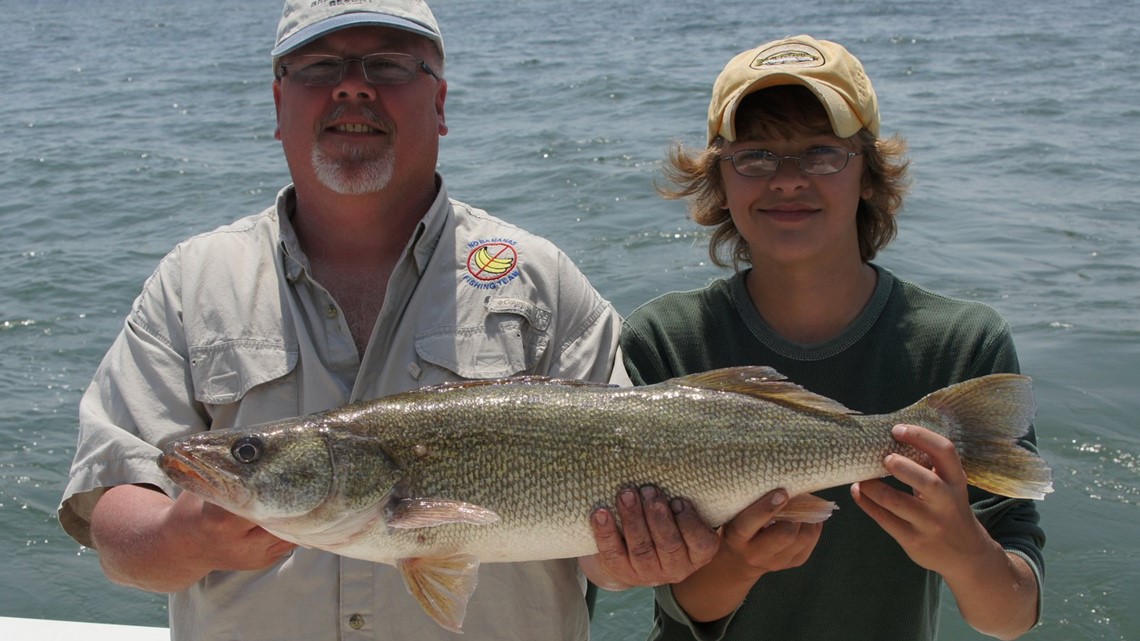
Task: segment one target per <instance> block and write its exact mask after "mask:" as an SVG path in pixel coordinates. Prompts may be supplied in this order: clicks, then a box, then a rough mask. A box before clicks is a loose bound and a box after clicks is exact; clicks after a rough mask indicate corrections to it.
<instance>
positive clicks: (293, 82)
mask: <svg viewBox="0 0 1140 641" xmlns="http://www.w3.org/2000/svg"><path fill="white" fill-rule="evenodd" d="M376 53H399V54H408V55H410V56H412V58H414V59H423V60H425V61H426V62H427V64H428V65H429V66H431V67H432V68H433V69H437V68H438V67H439V64H438V62H437V56H436V54H435V53H434V48H433V47H432V45H431V43H430V42H429V41H427V40H426V39H425V38H422V37H419V36H416V35H413V34H411V33H408V32H406V31H401V30H398V29H391V28H386V27H371V26H370V27H354V28H349V29H343V30H341V31H336V32H333V33H331V34H329V35H327V36H324V37H323V38H320V39H319V40H317V41H315V42H312V43H310V44H308V45H306V46H305V47H303V48H301V49H299V50H297V51H295V52H292V53H289V54H287V55H286V56H284V57H283V59H282V62H283V63H284V64H285V66H286V70H285V75H284V77H282V78H279V79H278V80H277V81H275V82H274V84H273V98H274V104H275V105H276V108H277V129H276V132H275V135H276V138H277V139H278V140H280V141H281V143H282V147H283V149H284V152H285V159H286V161H287V162H288V164H289V170H290V173H291V174H292V176H293V181H294V182H295V183H296V184H297V187H298V189H306V188H309V187H313V188H323V189H328V190H331V191H334V192H336V193H340V194H354V195H358V194H366V193H373V192H377V191H381V190H384V189H386V188H388V187H393V188H395V189H403V188H409V187H411V188H415V187H416V186H424V185H429V184H432V182H433V181H434V177H435V165H436V159H437V156H438V152H439V136H441V135H444V134H446V133H447V125H446V124H445V121H444V112H443V103H444V99H445V97H446V93H447V83H446V82H445V81H442V80H436V79H435V78H434V77H432V76H431V75H429V74H427V73H424V72H422V71H420V70H419V68H418V65H417V66H416V72H415V74H414V75H413V76H412V77H411V79H410V80H409V81H407V82H405V83H402V84H375V83H372V82H369V80H368V79H367V78H366V77H365V74H364V71H363V69H362V66H361V64H360V63H359V62H350V63H348V64H346V65H345V67H344V71H343V74H342V76H341V78H340V80H339V82H336V83H335V84H332V85H327V86H310V85H308V84H306V83H305V82H303V81H301V80H300V78H299V76H298V75H296V73H294V75H292V76H291V75H290V74H289V71H290V69H292V70H294V71H295V72H296V70H298V69H299V68H300V67H301V66H302V65H303V64H305V63H306V62H308V61H310V60H313V58H307V56H313V55H324V56H334V57H336V58H349V59H351V58H361V57H363V56H367V55H370V54H376Z"/></svg>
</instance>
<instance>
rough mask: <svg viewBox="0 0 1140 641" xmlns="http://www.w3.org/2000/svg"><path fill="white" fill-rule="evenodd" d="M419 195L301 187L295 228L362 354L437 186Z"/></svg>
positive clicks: (315, 275) (317, 276)
mask: <svg viewBox="0 0 1140 641" xmlns="http://www.w3.org/2000/svg"><path fill="white" fill-rule="evenodd" d="M432 186H433V189H430V190H423V189H421V190H419V192H418V197H404V196H401V195H400V194H396V193H393V192H391V191H385V192H382V193H377V194H368V195H365V196H344V195H340V194H333V193H331V192H328V191H327V190H317V191H307V190H304V189H300V188H299V189H298V190H297V207H296V210H295V212H294V215H293V221H292V222H293V227H294V229H295V230H296V233H297V239H298V242H300V244H301V248H302V250H303V251H304V252H305V256H306V258H307V259H308V262H309V268H310V270H311V275H312V277H313V279H314V280H315V281H316V282H318V283H320V285H321V286H322V287H324V288H325V289H326V290H327V291H328V293H329V295H331V296H332V297H333V300H335V301H336V302H337V304H338V305H339V306H340V308H341V310H342V311H343V313H344V316H345V322H346V323H347V324H348V328H349V331H350V332H351V334H352V338H353V341H354V342H355V344H356V348H357V353H358V354H360V355H361V357H363V355H364V352H365V349H366V348H367V345H368V341H369V339H370V338H371V335H372V330H373V328H374V327H375V324H376V319H377V318H378V317H379V315H380V311H381V308H382V307H383V303H384V299H385V297H386V296H387V291H388V281H389V279H390V278H391V276H392V273H393V272H394V271H395V269H396V264H397V261H399V259H400V256H401V255H402V254H403V251H404V248H405V247H406V246H407V244H408V241H409V240H410V239H411V237H412V234H413V233H414V232H415V229H416V226H417V225H418V224H419V222H420V220H422V219H423V217H424V215H426V213H427V212H428V210H429V209H430V207H431V205H432V203H433V202H434V201H435V197H436V193H437V190H438V188H434V187H435V183H434V179H433V183H432Z"/></svg>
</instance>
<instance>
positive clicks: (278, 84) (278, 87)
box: [273, 78, 281, 140]
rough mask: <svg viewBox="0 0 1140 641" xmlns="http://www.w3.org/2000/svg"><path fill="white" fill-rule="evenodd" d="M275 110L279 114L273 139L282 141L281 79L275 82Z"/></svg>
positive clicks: (274, 127)
mask: <svg viewBox="0 0 1140 641" xmlns="http://www.w3.org/2000/svg"><path fill="white" fill-rule="evenodd" d="M273 110H274V112H276V114H277V121H276V124H275V125H274V126H273V137H274V138H275V139H277V140H281V79H280V78H276V79H274V80H273Z"/></svg>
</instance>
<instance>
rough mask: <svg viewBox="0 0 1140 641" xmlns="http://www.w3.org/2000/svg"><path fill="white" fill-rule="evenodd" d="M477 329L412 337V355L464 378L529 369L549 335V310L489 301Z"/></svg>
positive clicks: (521, 302) (445, 328)
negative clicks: (413, 346)
mask: <svg viewBox="0 0 1140 641" xmlns="http://www.w3.org/2000/svg"><path fill="white" fill-rule="evenodd" d="M483 308H484V310H485V312H486V315H485V316H484V317H483V323H482V324H481V325H463V326H461V325H443V326H439V327H436V328H434V329H431V330H428V331H426V332H421V333H419V334H416V354H417V355H418V356H419V357H420V358H422V359H423V360H425V361H427V362H429V363H431V364H433V365H436V366H439V367H442V368H445V369H447V370H448V371H450V372H452V373H454V374H456V375H458V376H459V377H461V378H467V379H487V378H506V377H508V376H514V375H515V374H521V373H527V372H531V371H533V370H534V367H535V364H536V363H537V362H538V359H539V357H540V356H541V354H542V352H543V350H544V349H545V348H546V343H547V341H548V340H549V337H548V336H547V334H546V331H545V330H546V328H547V327H548V326H549V324H550V312H549V311H547V310H544V309H542V308H540V307H538V306H537V305H535V304H534V303H532V302H531V301H528V300H524V299H518V298H505V297H498V298H496V297H488V298H487V299H485V300H484V303H483Z"/></svg>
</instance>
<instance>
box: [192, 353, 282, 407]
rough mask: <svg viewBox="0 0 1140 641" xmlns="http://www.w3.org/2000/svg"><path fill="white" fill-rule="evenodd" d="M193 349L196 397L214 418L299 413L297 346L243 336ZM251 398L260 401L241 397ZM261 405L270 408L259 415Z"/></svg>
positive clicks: (193, 374) (193, 378)
mask: <svg viewBox="0 0 1140 641" xmlns="http://www.w3.org/2000/svg"><path fill="white" fill-rule="evenodd" d="M189 354H190V374H191V378H192V380H193V383H194V397H195V399H197V400H198V401H199V402H201V403H204V404H206V405H207V406H210V407H211V413H212V414H213V415H214V418H215V420H217V419H220V418H222V417H225V419H224V420H223V423H234V422H236V421H238V420H239V419H240V420H241V421H242V422H244V423H250V422H261V421H264V420H271V419H273V418H278V417H280V416H291V415H292V413H295V408H296V405H297V390H296V385H295V384H293V383H291V381H292V379H293V378H294V377H293V376H291V375H290V374H291V373H293V371H294V369H295V368H296V366H297V359H298V350H296V349H289V348H287V347H286V346H285V345H283V344H281V343H275V342H271V341H259V340H247V339H239V340H232V341H222V342H217V343H212V344H210V345H202V346H197V347H191V348H190V349H189ZM251 398H256V399H257V401H258V402H257V403H244V402H243V401H246V400H249V399H251ZM257 408H266V410H267V411H268V413H267V414H266V415H265V416H260V415H257V416H255V415H254V414H257V413H258V409H257ZM247 409H248V411H246V410H247ZM239 414H243V415H242V416H240V417H239ZM244 414H249V415H248V416H246V415H244ZM215 426H217V423H216V422H215Z"/></svg>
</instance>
